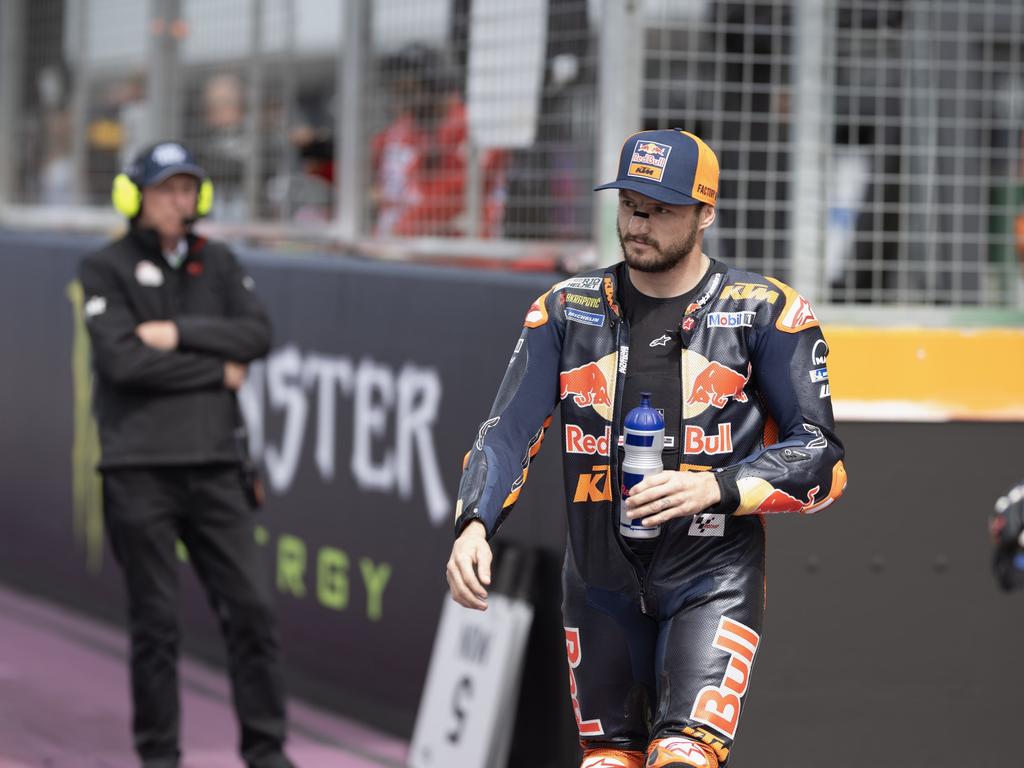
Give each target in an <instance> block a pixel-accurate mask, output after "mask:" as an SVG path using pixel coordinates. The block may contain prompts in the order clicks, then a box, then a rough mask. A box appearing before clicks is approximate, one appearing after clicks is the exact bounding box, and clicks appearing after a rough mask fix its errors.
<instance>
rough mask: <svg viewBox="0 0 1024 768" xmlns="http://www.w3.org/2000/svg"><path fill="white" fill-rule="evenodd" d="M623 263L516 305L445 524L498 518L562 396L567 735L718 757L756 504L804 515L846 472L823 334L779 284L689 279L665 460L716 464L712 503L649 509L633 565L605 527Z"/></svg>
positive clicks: (760, 542)
mask: <svg viewBox="0 0 1024 768" xmlns="http://www.w3.org/2000/svg"><path fill="white" fill-rule="evenodd" d="M625 269H626V267H625V265H624V264H622V263H620V264H618V265H617V266H615V267H612V268H608V269H606V270H598V271H594V272H590V273H586V274H581V275H578V276H576V277H573V278H570V279H567V280H564V281H562V282H559V283H558V284H556V285H555V286H553V287H552V288H551V289H550V290H549V291H547V292H546V293H544V294H543V295H542V296H540V297H539V298H538V299H537V300H536V302H534V303H533V305H532V306H531V307H530V309H529V311H528V313H527V315H526V320H525V327H524V329H523V332H522V335H521V336H520V338H519V341H518V343H517V344H516V347H515V351H514V353H513V355H512V359H511V361H510V363H509V366H508V370H507V372H506V374H505V378H504V380H503V381H502V384H501V387H500V388H499V390H498V394H497V397H496V399H495V402H494V406H493V407H492V409H491V413H490V415H489V417H488V418H487V420H486V421H484V422H483V424H482V425H481V426H480V429H479V432H478V435H477V439H476V441H475V443H474V445H473V447H472V448H471V450H470V452H469V454H468V456H467V461H466V467H465V471H464V473H463V477H462V482H461V485H460V487H459V499H458V504H457V519H456V524H455V529H456V534H458V533H459V532H461V531H462V529H463V528H464V527H465V526H466V524H467V523H469V522H470V521H472V520H477V519H478V520H480V521H481V522H483V524H484V525H485V526H486V528H487V533H488V537H491V536H493V535H494V534H495V532H496V531H497V529H498V527H499V526H500V525H501V522H502V521H503V520H504V518H505V516H506V515H508V514H509V512H510V511H511V510H512V508H513V506H514V505H515V502H516V500H517V498H518V496H519V493H520V492H521V490H522V486H523V484H524V482H525V480H526V476H527V473H528V471H529V466H530V461H531V459H532V458H533V457H534V456H535V455H536V453H537V451H538V450H539V449H540V444H541V441H542V439H543V437H544V432H545V430H546V429H547V428H548V426H549V425H550V424H551V418H550V417H551V414H552V412H553V410H554V407H555V406H556V405H557V404H559V402H560V403H561V420H562V430H563V432H564V434H563V435H561V436H560V438H561V442H562V452H563V468H564V481H565V495H566V507H567V511H568V529H569V536H568V542H567V547H566V554H565V563H564V568H563V583H562V586H563V617H564V621H565V632H566V649H567V652H568V656H569V667H570V669H569V672H570V689H571V693H572V695H573V702H572V703H573V707H574V710H575V713H576V720H577V724H578V726H579V731H580V740H581V743H582V745H583V746H584V748H585V749H592V748H596V747H610V748H615V749H622V750H641V751H642V750H644V749H645V748H646V746H647V744H648V742H649V741H650V740H651V739H654V738H662V737H664V736H667V735H672V734H680V735H685V736H687V737H689V738H691V739H696V740H699V741H702V742H703V743H705V744H707V745H708V746H710V747H711V748H712V749H713V750H714V751H715V752H716V753H717V755H718V758H719V760H720V762H721V763H722V764H724V763H725V761H726V760H727V759H728V754H729V749H730V748H731V746H732V742H733V738H734V736H735V733H736V727H737V724H738V720H739V712H740V706H741V702H742V698H743V695H744V694H745V692H746V690H747V684H748V681H749V673H750V670H751V668H752V664H753V660H754V656H755V653H756V651H757V647H758V645H759V642H760V633H761V626H762V616H763V609H764V581H765V563H764V560H765V536H764V524H763V515H765V514H768V513H778V512H800V513H805V514H806V513H811V512H815V511H817V510H820V509H823V508H824V507H826V506H828V505H830V504H832V502H834V501H835V500H836V499H837V498H838V497H839V496H840V494H841V493H842V492H843V489H844V487H845V485H846V472H845V469H844V465H843V448H842V444H841V443H840V441H839V439H838V438H837V436H836V434H835V430H834V420H833V415H832V405H831V398H830V391H829V381H828V370H827V366H826V357H827V355H828V345H827V343H826V342H825V339H824V337H823V335H822V332H821V328H820V325H819V323H818V320H817V318H816V317H815V315H814V313H813V311H812V309H811V307H810V305H809V303H808V302H807V300H806V299H804V298H803V297H802V296H800V295H799V294H798V293H797V292H796V291H794V290H793V289H792V288H790V287H789V286H787V285H785V284H783V283H781V282H779V281H777V280H774V279H772V278H766V277H763V276H761V275H758V274H754V273H750V272H744V271H740V270H736V269H726V270H720V271H714V270H710V271H709V272H708V273H707V274H706V275H705V276H704V277H703V278H702V282H701V284H700V285H698V287H697V290H696V292H695V296H696V297H698V298H696V299H695V300H694V301H693V302H692V303H691V304H690V305H689V307H688V308H687V310H686V312H685V314H684V315H683V316H682V317H680V318H679V321H680V322H679V326H678V329H677V333H678V334H679V336H680V341H681V359H680V368H679V370H680V379H681V381H680V385H681V386H680V396H681V399H682V402H681V408H680V409H679V410H678V412H679V413H681V424H679V425H678V427H679V430H678V432H677V433H676V434H678V435H680V436H686V439H685V440H681V442H683V445H681V446H680V447H679V450H680V453H679V459H680V465H679V469H680V470H686V471H711V472H714V474H715V477H716V479H717V481H718V484H719V488H720V491H721V501H720V502H719V503H717V504H715V505H714V506H713V507H710V508H708V509H706V510H704V512H703V513H702V514H700V515H696V516H693V517H684V518H676V519H673V520H670V521H669V522H668V523H666V524H663V525H662V526H661V534H660V536H659V540H658V544H657V545H656V548H655V550H654V552H653V555H652V556H651V559H650V562H649V564H648V565H646V566H645V565H644V564H643V563H642V561H641V560H640V559H639V558H638V557H637V555H636V554H635V553H634V552H633V550H632V549H631V548H630V547H629V546H627V544H626V542H625V541H624V540H623V538H622V537H621V536H620V534H619V526H618V522H619V504H620V494H619V493H618V492H616V489H618V488H619V484H620V479H619V468H618V460H617V452H616V450H615V448H616V446H618V445H619V444H620V433H621V426H622V417H623V413H624V406H623V403H622V391H623V389H624V387H623V382H624V380H625V376H626V375H627V372H628V370H629V345H630V329H629V327H628V324H627V322H626V321H625V320H624V318H623V312H622V311H621V308H620V301H621V293H620V290H619V287H620V285H621V283H622V281H623V278H624V277H625V272H624V270H625ZM673 410H675V409H673ZM709 436H710V437H713V438H715V439H713V440H712V439H707V438H708V437H709Z"/></svg>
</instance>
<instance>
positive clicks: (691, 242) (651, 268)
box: [616, 216, 700, 273]
mask: <svg viewBox="0 0 1024 768" xmlns="http://www.w3.org/2000/svg"><path fill="white" fill-rule="evenodd" d="M699 225H700V222H699V221H698V219H697V217H696V216H694V219H693V228H692V229H691V230H690V232H689V234H687V236H686V237H685V238H683V239H682V240H680V241H676V242H675V243H672V244H670V245H669V246H668V247H666V248H662V247H661V244H660V243H658V241H657V240H655V239H653V238H650V237H646V236H644V235H640V236H637V237H630V238H629V240H631V241H635V242H640V243H643V244H645V245H647V246H649V247H650V248H653V249H654V253H653V254H650V255H647V254H645V255H643V256H637V255H634V254H631V253H630V252H629V250H628V249H627V248H626V245H627V244H628V242H627V239H626V238H625V237H624V236H623V234H622V230H621V229H618V228H617V227H616V228H617V229H618V234H619V245H621V246H622V254H623V256H625V258H626V264H628V265H629V266H630V268H632V269H635V270H636V271H637V272H650V273H657V272H668V271H669V270H670V269H672V268H673V267H674V266H676V264H678V263H679V262H681V261H682V260H683V259H685V258H686V256H687V254H689V253H690V251H692V250H693V247H694V246H695V245H696V244H697V233H698V232H699V231H700V229H699Z"/></svg>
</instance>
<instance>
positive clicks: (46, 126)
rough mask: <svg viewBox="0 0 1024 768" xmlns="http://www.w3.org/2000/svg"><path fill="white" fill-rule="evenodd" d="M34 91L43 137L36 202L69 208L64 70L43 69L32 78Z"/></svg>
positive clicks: (71, 175)
mask: <svg viewBox="0 0 1024 768" xmlns="http://www.w3.org/2000/svg"><path fill="white" fill-rule="evenodd" d="M36 89H37V92H38V98H39V109H40V115H41V120H42V134H43V136H42V148H41V150H42V161H41V164H40V168H39V202H41V203H42V204H43V205H72V204H74V202H75V170H74V163H73V161H72V159H71V112H70V110H69V109H68V98H69V93H68V76H67V70H66V69H65V68H64V67H59V66H46V67H43V68H42V69H41V70H40V71H39V74H38V75H37V76H36Z"/></svg>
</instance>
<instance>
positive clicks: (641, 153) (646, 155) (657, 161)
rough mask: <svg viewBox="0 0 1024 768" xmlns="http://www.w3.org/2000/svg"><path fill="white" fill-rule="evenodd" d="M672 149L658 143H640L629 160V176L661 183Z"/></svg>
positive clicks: (634, 148)
mask: <svg viewBox="0 0 1024 768" xmlns="http://www.w3.org/2000/svg"><path fill="white" fill-rule="evenodd" d="M671 152H672V147H670V146H669V145H668V144H661V143H659V142H657V141H638V142H637V143H636V146H635V147H633V156H632V157H631V158H630V160H629V171H628V172H627V174H628V175H629V176H638V177H639V178H641V179H649V180H651V181H661V177H662V176H663V175H664V174H665V166H666V165H667V164H668V156H669V154H670V153H671Z"/></svg>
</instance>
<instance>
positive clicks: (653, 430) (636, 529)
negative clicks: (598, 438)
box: [619, 392, 665, 539]
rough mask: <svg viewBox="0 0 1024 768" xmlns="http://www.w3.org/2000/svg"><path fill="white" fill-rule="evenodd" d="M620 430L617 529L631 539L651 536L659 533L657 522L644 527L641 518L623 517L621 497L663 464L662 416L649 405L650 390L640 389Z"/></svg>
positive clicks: (658, 469)
mask: <svg viewBox="0 0 1024 768" xmlns="http://www.w3.org/2000/svg"><path fill="white" fill-rule="evenodd" d="M622 434H623V436H624V438H625V439H624V451H625V454H624V456H623V457H622V500H621V502H620V504H619V533H621V534H622V535H623V536H629V537H630V538H634V539H653V538H654V537H656V536H658V535H659V534H661V526H658V525H655V526H652V527H644V526H643V525H641V520H639V519H637V520H630V519H629V518H628V517H626V504H625V501H626V499H627V498H629V489H630V488H632V487H633V486H634V485H636V484H637V483H639V482H640V481H641V480H643V479H644V478H645V477H647V476H648V475H656V474H657V473H658V472H661V471H662V470H663V469H664V468H665V467H664V465H663V464H662V461H661V450H662V448H663V447H664V445H665V419H664V417H663V416H662V415H661V414H660V413H659V412H658V411H656V410H655V409H654V408H652V407H651V393H650V392H641V393H640V406H639V407H637V408H634V409H633V410H631V411H630V412H629V413H628V414H626V421H625V422H624V424H623V429H622Z"/></svg>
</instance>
